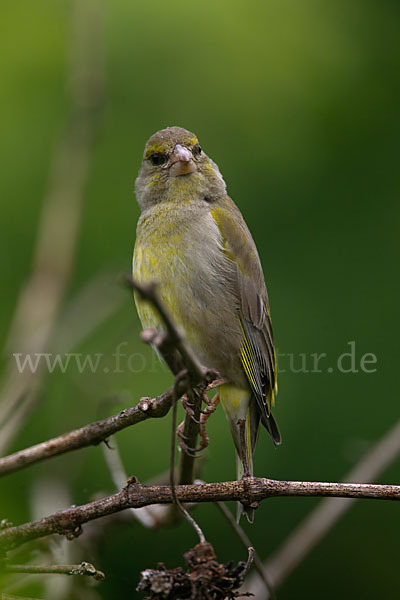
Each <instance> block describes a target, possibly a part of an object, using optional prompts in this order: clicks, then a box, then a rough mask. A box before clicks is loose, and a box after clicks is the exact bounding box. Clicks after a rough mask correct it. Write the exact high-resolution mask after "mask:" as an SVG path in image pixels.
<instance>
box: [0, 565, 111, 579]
mask: <svg viewBox="0 0 400 600" xmlns="http://www.w3.org/2000/svg"><path fill="white" fill-rule="evenodd" d="M3 568H4V570H5V571H6V572H7V573H30V574H40V575H42V574H46V575H87V576H89V577H93V578H94V579H96V580H97V581H102V580H103V579H104V577H105V575H104V573H103V572H102V571H98V570H97V569H96V567H95V566H94V565H92V564H91V563H88V562H81V563H80V564H79V565H5V566H4V567H3Z"/></svg>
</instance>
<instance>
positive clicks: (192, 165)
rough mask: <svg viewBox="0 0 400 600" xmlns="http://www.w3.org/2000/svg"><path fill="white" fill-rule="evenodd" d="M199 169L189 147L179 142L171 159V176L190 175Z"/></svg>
mask: <svg viewBox="0 0 400 600" xmlns="http://www.w3.org/2000/svg"><path fill="white" fill-rule="evenodd" d="M194 171H197V165H196V162H195V160H194V157H193V154H192V152H191V151H190V150H189V148H186V147H185V146H181V145H180V144H177V145H176V146H175V148H174V151H173V153H172V154H171V157H170V159H169V174H170V176H171V177H178V176H179V175H188V174H189V173H193V172H194Z"/></svg>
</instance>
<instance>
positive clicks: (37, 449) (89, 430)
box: [0, 371, 222, 477]
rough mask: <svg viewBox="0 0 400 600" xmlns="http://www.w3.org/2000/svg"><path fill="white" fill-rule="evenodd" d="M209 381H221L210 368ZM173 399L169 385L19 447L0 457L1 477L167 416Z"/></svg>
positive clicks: (180, 388)
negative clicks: (95, 418) (110, 412)
mask: <svg viewBox="0 0 400 600" xmlns="http://www.w3.org/2000/svg"><path fill="white" fill-rule="evenodd" d="M207 378H208V379H207V380H208V382H209V384H208V386H207V388H206V389H212V388H214V387H216V386H218V385H220V383H221V381H222V380H221V379H219V378H218V375H217V374H216V373H215V374H213V372H211V371H209V372H208V373H207ZM185 391H186V384H185V382H182V383H181V384H179V382H178V385H177V386H176V387H175V392H176V393H177V395H178V397H180V396H181V395H182V394H184V393H185ZM173 398H174V388H172V387H171V388H169V389H168V390H166V391H165V392H164V393H163V394H161V395H160V396H157V397H156V398H147V397H144V398H142V399H141V400H140V402H139V403H138V404H137V405H136V406H132V407H130V408H125V409H124V410H121V412H119V413H117V414H116V415H112V416H111V417H107V418H106V419H102V420H101V421H95V422H94V423H89V424H88V425H85V426H84V427H80V428H79V429H74V430H73V431H69V432H68V433H63V434H62V435H59V436H57V437H54V438H51V439H50V440H46V441H45V442H41V443H40V444H35V445H34V446H30V447H29V448H24V449H23V450H18V452H14V453H13V454H9V455H8V456H4V457H3V458H0V477H1V476H3V475H7V474H9V473H14V472H15V471H19V470H20V469H24V468H25V467H28V466H29V465H31V464H34V463H37V462H41V461H42V460H46V459H48V458H52V457H53V456H58V455H60V454H65V453H66V452H71V451H72V450H78V449H79V448H85V447H87V446H97V445H98V444H100V443H101V442H104V441H106V440H107V439H108V438H109V437H110V436H112V435H113V434H114V433H117V432H118V431H121V430H122V429H125V428H126V427H130V426H131V425H136V424H137V423H140V422H141V421H145V420H146V419H157V418H161V417H165V415H166V414H167V413H168V411H169V409H170V408H171V405H172V401H173Z"/></svg>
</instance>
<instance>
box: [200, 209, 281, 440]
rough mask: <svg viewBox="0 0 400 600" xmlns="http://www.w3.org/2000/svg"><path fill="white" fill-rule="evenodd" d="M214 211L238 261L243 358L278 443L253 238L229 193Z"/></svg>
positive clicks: (271, 357)
mask: <svg viewBox="0 0 400 600" xmlns="http://www.w3.org/2000/svg"><path fill="white" fill-rule="evenodd" d="M211 214H212V216H213V218H214V220H215V222H216V223H217V225H218V228H219V230H220V232H221V236H222V243H223V251H224V253H225V255H226V256H227V257H228V258H229V259H230V260H231V261H232V262H234V263H235V265H236V282H235V284H236V285H235V287H236V289H235V292H236V294H237V298H238V303H239V313H238V318H239V320H240V325H241V328H242V332H243V345H242V348H241V360H242V365H243V369H244V372H245V374H246V377H247V379H248V382H249V384H250V387H251V389H252V392H253V394H254V396H255V399H256V401H257V405H258V407H259V410H260V413H261V421H262V423H263V425H264V426H265V427H266V429H267V430H268V432H269V433H270V435H271V437H272V439H273V440H274V442H275V443H276V444H279V443H280V442H281V436H280V433H279V429H278V426H277V425H276V422H275V420H274V418H273V416H272V414H271V406H273V404H274V399H275V394H276V391H277V377H276V355H275V348H274V341H273V334H272V325H271V317H270V311H269V302H268V294H267V289H266V287H265V282H264V275H263V272H262V267H261V263H260V259H259V257H258V253H257V249H256V246H255V244H254V241H253V238H252V236H251V234H250V232H249V230H248V228H247V225H246V223H245V221H244V219H243V217H242V214H241V213H240V211H239V209H238V208H237V207H236V205H235V204H234V202H233V201H232V200H231V199H230V198H229V197H226V198H225V199H224V201H222V202H218V203H216V205H214V207H213V208H212V210H211Z"/></svg>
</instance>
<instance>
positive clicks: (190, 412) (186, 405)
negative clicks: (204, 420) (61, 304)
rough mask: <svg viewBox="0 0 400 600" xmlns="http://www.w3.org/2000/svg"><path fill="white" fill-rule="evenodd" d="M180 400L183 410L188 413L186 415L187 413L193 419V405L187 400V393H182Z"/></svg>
mask: <svg viewBox="0 0 400 600" xmlns="http://www.w3.org/2000/svg"><path fill="white" fill-rule="evenodd" d="M181 402H182V406H183V408H184V410H185V411H186V412H187V413H188V415H189V416H190V417H192V419H193V420H194V410H193V405H192V404H190V402H189V398H188V397H187V394H184V395H183V396H182V399H181Z"/></svg>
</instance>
